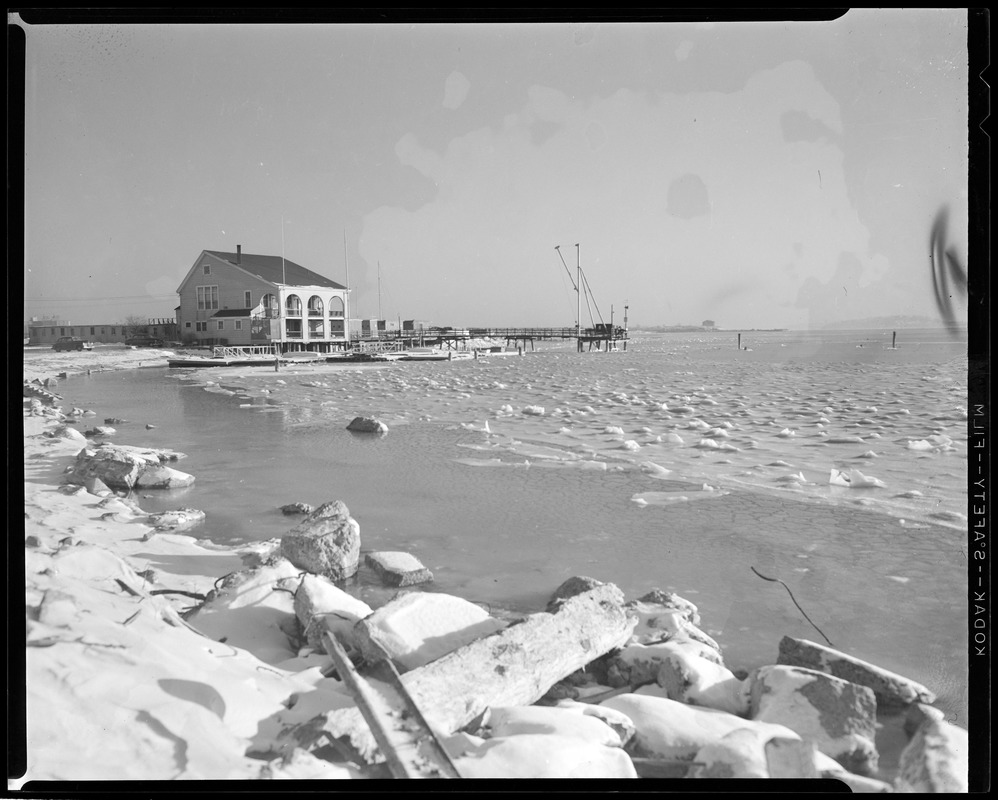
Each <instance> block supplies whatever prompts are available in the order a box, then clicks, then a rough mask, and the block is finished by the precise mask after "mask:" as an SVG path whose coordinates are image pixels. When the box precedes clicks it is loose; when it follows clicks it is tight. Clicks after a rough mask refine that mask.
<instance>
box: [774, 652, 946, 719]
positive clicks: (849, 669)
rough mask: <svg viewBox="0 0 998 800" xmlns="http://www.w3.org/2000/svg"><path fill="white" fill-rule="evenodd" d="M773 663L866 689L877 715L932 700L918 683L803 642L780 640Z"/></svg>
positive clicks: (856, 659)
mask: <svg viewBox="0 0 998 800" xmlns="http://www.w3.org/2000/svg"><path fill="white" fill-rule="evenodd" d="M776 663H778V664H787V665H789V666H794V667H805V668H807V669H813V670H817V671H818V672H827V673H828V674H829V675H834V676H835V677H836V678H842V679H843V680H846V681H850V682H852V683H858V684H859V685H860V686H869V687H870V688H871V689H873V692H874V694H876V696H877V710H878V711H880V712H881V713H883V712H885V711H897V710H900V709H902V708H906V707H907V706H909V705H911V704H912V703H933V702H935V699H936V696H935V695H934V694H933V693H932V692H931V691H929V690H928V689H927V688H926V687H924V686H922V684H920V683H916V682H915V681H913V680H910V679H909V678H905V677H904V676H902V675H898V674H896V673H894V672H888V671H887V670H885V669H881V668H880V667H878V666H875V665H874V664H870V663H868V662H866V661H861V660H860V659H858V658H855V657H853V656H850V655H847V654H846V653H841V652H839V651H838V650H833V649H832V648H830V647H825V646H824V645H821V644H817V643H815V642H810V641H808V640H807V639H794V638H793V637H790V636H784V637H783V639H782V640H780V654H779V657H778V658H777V662H776Z"/></svg>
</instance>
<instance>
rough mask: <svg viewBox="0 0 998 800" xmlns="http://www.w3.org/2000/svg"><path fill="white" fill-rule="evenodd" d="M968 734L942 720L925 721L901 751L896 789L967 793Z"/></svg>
mask: <svg viewBox="0 0 998 800" xmlns="http://www.w3.org/2000/svg"><path fill="white" fill-rule="evenodd" d="M968 747H969V745H968V740H967V731H965V730H964V729H963V728H959V727H957V726H956V725H951V724H950V723H948V722H946V721H945V720H940V719H929V720H926V722H924V723H923V724H922V725H921V726H919V728H918V730H916V731H915V735H914V736H913V737H912V739H911V741H910V742H908V745H907V746H906V747H905V749H904V750H903V751H902V752H901V759H900V763H899V770H898V778H897V781H896V782H895V786H896V788H897V790H898V791H900V792H916V793H919V794H922V793H924V794H936V793H939V792H945V793H947V794H948V793H952V792H959V793H961V794H962V793H965V792H967V791H968V778H969V772H968V770H969V762H968Z"/></svg>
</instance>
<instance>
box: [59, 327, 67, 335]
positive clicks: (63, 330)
mask: <svg viewBox="0 0 998 800" xmlns="http://www.w3.org/2000/svg"><path fill="white" fill-rule="evenodd" d="M59 335H60V336H65V335H66V329H65V328H59Z"/></svg>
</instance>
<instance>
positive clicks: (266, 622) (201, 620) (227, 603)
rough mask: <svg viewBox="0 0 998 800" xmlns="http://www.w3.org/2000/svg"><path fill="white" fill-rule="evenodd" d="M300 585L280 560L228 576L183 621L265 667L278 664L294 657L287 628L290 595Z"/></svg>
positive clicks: (286, 563)
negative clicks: (240, 651) (248, 654)
mask: <svg viewBox="0 0 998 800" xmlns="http://www.w3.org/2000/svg"><path fill="white" fill-rule="evenodd" d="M298 579H299V576H298V570H297V569H296V568H295V567H294V565H292V564H291V563H290V562H289V561H288V560H287V559H284V558H280V557H276V558H271V559H269V560H268V561H267V562H265V563H263V564H261V565H260V566H257V567H254V568H252V569H246V570H240V571H237V572H232V573H230V574H228V575H226V576H225V577H224V578H222V579H220V580H219V581H218V582H217V586H216V588H214V589H213V590H212V591H210V592H209V593H208V595H207V597H205V599H204V601H203V602H202V603H201V605H200V606H199V607H198V608H197V609H196V610H195V611H194V612H193V613H192V614H190V615H189V616H188V617H187V620H188V622H189V623H190V624H191V625H193V626H194V627H195V628H196V629H197V630H199V631H201V633H203V634H205V635H206V636H208V637H209V638H211V639H215V640H216V641H225V642H226V643H227V644H229V645H230V646H232V647H238V648H241V649H243V650H248V651H249V652H251V653H253V655H255V656H256V657H257V658H259V659H260V660H261V661H264V662H266V663H268V664H277V663H280V662H282V661H285V660H287V659H289V658H292V657H293V656H294V655H295V651H296V646H295V644H294V643H293V642H292V641H290V639H291V636H290V635H289V627H290V625H293V624H295V616H294V603H293V600H292V594H291V593H292V592H293V591H294V587H295V586H296V585H297V584H298Z"/></svg>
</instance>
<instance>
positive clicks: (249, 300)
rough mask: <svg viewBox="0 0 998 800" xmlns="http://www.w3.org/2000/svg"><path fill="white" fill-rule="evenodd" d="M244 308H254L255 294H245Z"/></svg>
mask: <svg viewBox="0 0 998 800" xmlns="http://www.w3.org/2000/svg"><path fill="white" fill-rule="evenodd" d="M243 297H244V298H245V299H244V300H243V308H253V292H244V293H243Z"/></svg>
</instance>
